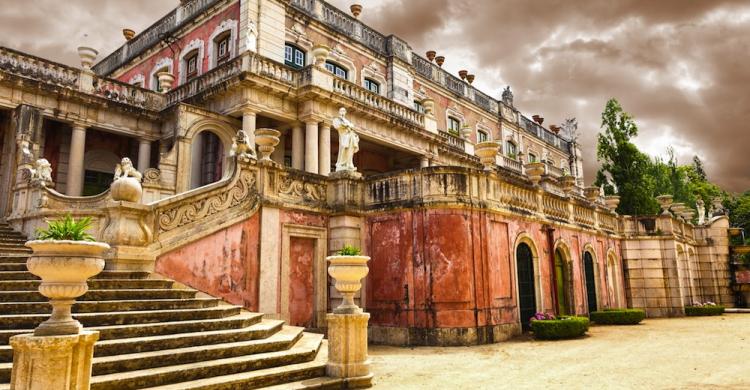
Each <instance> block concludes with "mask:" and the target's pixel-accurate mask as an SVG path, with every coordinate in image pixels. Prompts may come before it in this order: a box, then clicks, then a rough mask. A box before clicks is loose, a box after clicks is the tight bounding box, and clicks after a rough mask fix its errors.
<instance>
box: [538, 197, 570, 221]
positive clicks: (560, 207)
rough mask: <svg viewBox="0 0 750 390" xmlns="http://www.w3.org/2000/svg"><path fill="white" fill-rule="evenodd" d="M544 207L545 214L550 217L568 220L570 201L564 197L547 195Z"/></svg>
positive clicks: (543, 202)
mask: <svg viewBox="0 0 750 390" xmlns="http://www.w3.org/2000/svg"><path fill="white" fill-rule="evenodd" d="M542 208H543V210H544V214H545V215H547V216H548V217H552V218H555V219H560V220H563V221H567V220H568V202H567V201H566V200H564V199H560V198H557V197H554V196H550V195H545V196H544V197H543V199H542Z"/></svg>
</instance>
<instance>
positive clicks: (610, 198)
mask: <svg viewBox="0 0 750 390" xmlns="http://www.w3.org/2000/svg"><path fill="white" fill-rule="evenodd" d="M604 204H606V205H607V208H608V209H610V210H612V211H615V210H617V206H619V205H620V196H619V195H607V196H605V197H604Z"/></svg>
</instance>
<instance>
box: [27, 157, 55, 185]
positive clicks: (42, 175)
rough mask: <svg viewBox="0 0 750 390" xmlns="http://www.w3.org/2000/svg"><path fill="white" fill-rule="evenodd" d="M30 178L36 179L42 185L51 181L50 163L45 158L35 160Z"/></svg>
mask: <svg viewBox="0 0 750 390" xmlns="http://www.w3.org/2000/svg"><path fill="white" fill-rule="evenodd" d="M31 180H35V181H38V182H39V183H40V184H42V185H47V184H50V183H52V165H51V164H50V163H49V161H47V159H46V158H40V159H39V160H36V163H34V169H33V170H32V172H31Z"/></svg>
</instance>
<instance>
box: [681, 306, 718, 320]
mask: <svg viewBox="0 0 750 390" xmlns="http://www.w3.org/2000/svg"><path fill="white" fill-rule="evenodd" d="M722 314H724V306H719V305H717V304H715V303H714V304H703V305H693V306H685V315H686V316H690V317H701V316H720V315H722Z"/></svg>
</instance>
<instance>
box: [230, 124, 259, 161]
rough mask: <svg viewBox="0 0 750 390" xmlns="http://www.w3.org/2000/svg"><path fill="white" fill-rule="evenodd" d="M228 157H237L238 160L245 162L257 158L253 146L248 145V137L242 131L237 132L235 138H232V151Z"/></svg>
mask: <svg viewBox="0 0 750 390" xmlns="http://www.w3.org/2000/svg"><path fill="white" fill-rule="evenodd" d="M229 155H230V156H237V157H238V158H239V159H241V160H244V161H247V160H249V159H253V160H255V159H256V158H257V156H256V154H255V149H254V148H253V145H250V137H249V136H248V135H247V133H245V132H244V131H243V130H239V131H237V136H236V137H234V142H233V143H232V150H231V151H230V153H229Z"/></svg>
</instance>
